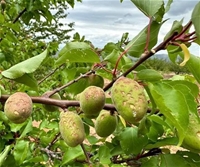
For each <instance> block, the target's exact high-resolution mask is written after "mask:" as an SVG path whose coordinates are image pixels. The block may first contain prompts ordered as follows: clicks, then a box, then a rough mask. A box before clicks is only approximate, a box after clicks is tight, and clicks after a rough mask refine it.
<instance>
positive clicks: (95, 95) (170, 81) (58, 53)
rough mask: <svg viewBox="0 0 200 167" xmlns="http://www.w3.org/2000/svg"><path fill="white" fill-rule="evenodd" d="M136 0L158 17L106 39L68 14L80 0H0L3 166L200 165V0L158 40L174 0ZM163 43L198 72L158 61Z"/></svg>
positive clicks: (0, 148)
mask: <svg viewBox="0 0 200 167" xmlns="http://www.w3.org/2000/svg"><path fill="white" fill-rule="evenodd" d="M121 2H122V1H121ZM132 2H133V5H135V6H136V7H137V8H138V9H139V10H140V11H141V12H143V13H144V15H145V16H147V17H148V18H149V24H148V25H147V26H146V27H144V29H143V30H141V31H140V32H139V33H138V35H136V36H135V37H134V38H133V39H131V40H130V41H129V39H128V34H127V33H125V34H122V37H121V39H120V40H119V41H118V42H117V43H113V42H110V43H107V44H106V45H105V46H104V47H103V48H102V49H98V48H96V47H95V46H93V44H92V43H91V42H90V41H87V40H85V38H84V36H83V37H80V35H79V34H78V33H76V34H75V35H74V36H73V39H71V40H69V39H70V38H69V36H68V34H67V33H68V32H69V31H71V30H72V29H73V23H69V24H68V26H69V28H68V29H63V27H64V26H66V25H63V24H60V22H59V20H60V19H62V18H63V17H67V15H66V9H67V7H68V6H71V7H74V3H75V2H74V1H72V0H70V1H69V0H52V1H40V0H37V1H36V0H32V1H26V0H21V1H17V2H16V1H11V0H10V1H8V0H7V1H5V0H1V13H0V23H1V26H0V63H1V66H0V68H1V69H0V70H1V77H0V95H1V96H0V102H1V106H0V109H1V112H0V166H5V167H6V166H21V167H23V166H24V167H25V166H113V167H116V166H137V167H139V166H140V167H148V166H155V164H156V165H157V166H160V167H165V166H180V167H183V166H194V167H198V166H199V165H200V162H199V160H200V156H199V152H200V139H199V131H200V119H199V114H198V108H199V101H200V97H199V83H200V73H199V71H198V68H199V67H200V59H199V58H198V57H196V56H195V55H192V54H190V51H189V49H188V48H189V47H190V44H191V43H193V42H196V43H197V44H199V41H200V34H199V32H200V26H199V17H200V16H199V10H200V3H197V5H196V6H195V8H194V9H193V12H192V16H191V20H189V22H188V23H187V24H186V25H183V23H182V20H181V21H174V23H173V24H172V27H171V29H170V30H169V32H168V33H166V36H165V37H164V39H163V42H161V43H157V37H158V33H159V30H160V27H161V26H163V23H164V22H165V21H166V20H163V16H164V14H165V13H167V12H168V10H169V8H170V6H171V4H172V1H168V3H167V4H164V2H163V1H162V0H158V1H151V0H148V1H147V0H140V1H138V0H132ZM152 4H153V5H152ZM191 26H194V29H195V31H194V32H190V28H191ZM47 41H48V42H47ZM61 43H65V46H64V47H63V48H62V49H61V50H58V46H59V44H61ZM160 50H167V52H168V58H169V60H170V61H171V62H172V63H174V65H176V66H177V67H179V68H181V67H185V68H187V69H188V70H189V73H190V75H183V76H175V77H173V78H167V79H165V78H163V75H162V73H160V71H158V69H156V70H155V69H152V67H151V66H149V64H150V63H149V64H148V60H149V61H150V59H149V58H150V57H152V56H154V55H155V54H156V53H157V52H159V51H160ZM132 58H134V59H132ZM133 60H134V61H133ZM177 60H178V61H177ZM86 88H87V89H86ZM19 92H23V93H19ZM130 92H131V93H130ZM27 95H28V96H27ZM13 97H14V98H13ZM97 101H98V103H97ZM92 109H95V110H92ZM102 110H103V111H102ZM93 112H95V113H93ZM24 114H25V115H24ZM108 132H109V133H108ZM169 145H172V146H180V147H181V148H182V149H180V150H178V151H177V152H176V153H175V154H174V153H172V152H171V150H170V149H169V147H168V146H169Z"/></svg>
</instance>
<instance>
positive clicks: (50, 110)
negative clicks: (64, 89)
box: [43, 91, 61, 112]
mask: <svg viewBox="0 0 200 167" xmlns="http://www.w3.org/2000/svg"><path fill="white" fill-rule="evenodd" d="M49 92H50V91H48V92H47V93H49ZM45 94H46V93H45ZM43 96H44V95H43ZM50 98H51V99H56V100H61V97H60V95H59V94H58V93H55V94H53V95H52V96H50ZM43 107H44V109H45V110H47V111H49V112H54V111H57V110H58V107H57V106H54V105H48V104H44V105H43Z"/></svg>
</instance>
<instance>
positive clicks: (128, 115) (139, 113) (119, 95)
mask: <svg viewBox="0 0 200 167" xmlns="http://www.w3.org/2000/svg"><path fill="white" fill-rule="evenodd" d="M111 99H112V101H113V104H114V106H115V108H116V109H117V111H118V112H119V114H120V115H121V116H122V117H123V118H124V119H125V120H126V121H128V122H130V123H133V124H137V123H138V122H139V121H140V120H141V119H142V118H143V117H144V115H145V114H146V112H147V107H148V102H147V99H146V96H145V93H144V88H143V86H141V85H139V84H138V83H137V82H136V81H134V80H133V79H130V78H125V77H120V78H119V79H118V80H117V81H116V82H115V83H114V84H113V86H112V89H111Z"/></svg>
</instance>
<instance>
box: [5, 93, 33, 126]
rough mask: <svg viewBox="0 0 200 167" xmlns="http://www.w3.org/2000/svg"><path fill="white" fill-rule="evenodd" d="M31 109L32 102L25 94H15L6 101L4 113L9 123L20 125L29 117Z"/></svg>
mask: <svg viewBox="0 0 200 167" xmlns="http://www.w3.org/2000/svg"><path fill="white" fill-rule="evenodd" d="M32 107H33V104H32V100H31V98H30V97H29V96H28V95H27V94H26V93H23V92H16V93H14V94H12V95H11V96H10V97H9V98H8V99H7V100H6V103H5V106H4V112H5V115H6V116H7V118H8V119H9V120H10V121H11V122H13V123H16V124H20V123H23V122H25V121H26V120H27V119H28V118H29V117H30V115H31V113H32Z"/></svg>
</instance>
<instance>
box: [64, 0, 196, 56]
mask: <svg viewBox="0 0 200 167" xmlns="http://www.w3.org/2000/svg"><path fill="white" fill-rule="evenodd" d="M166 1H167V0H165V2H166ZM197 3H198V0H174V2H173V4H172V6H171V9H170V11H169V12H168V13H167V14H166V15H165V18H166V19H167V18H170V19H169V20H168V21H167V22H165V23H164V25H163V26H162V28H161V31H160V33H159V42H161V41H162V40H163V37H164V36H165V34H166V32H168V31H169V29H170V28H171V25H172V23H173V21H174V20H181V19H182V18H184V23H187V22H188V21H189V19H190V16H191V13H192V9H193V8H194V6H195V5H196V4H197ZM68 12H69V15H68V17H67V19H66V20H64V22H67V23H69V22H75V27H74V29H75V30H74V31H73V33H75V32H78V33H79V34H80V35H85V37H86V39H87V40H90V41H91V42H92V43H93V44H94V46H95V47H100V48H102V47H103V46H104V45H105V44H106V43H107V42H117V41H118V40H120V38H121V36H122V34H123V33H124V32H128V33H129V39H132V38H133V37H134V36H136V35H137V34H138V33H139V32H140V31H141V29H143V28H144V27H145V26H146V25H147V24H148V18H147V17H146V16H145V15H144V14H143V13H142V12H140V11H139V10H138V9H137V8H136V7H135V6H134V4H133V3H132V2H131V1H130V0H124V1H123V2H122V3H120V0H107V1H106V0H83V2H82V3H78V2H76V4H75V7H74V9H69V10H68ZM190 51H191V53H192V54H195V55H197V56H200V47H199V46H198V45H193V46H192V47H191V48H190Z"/></svg>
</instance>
